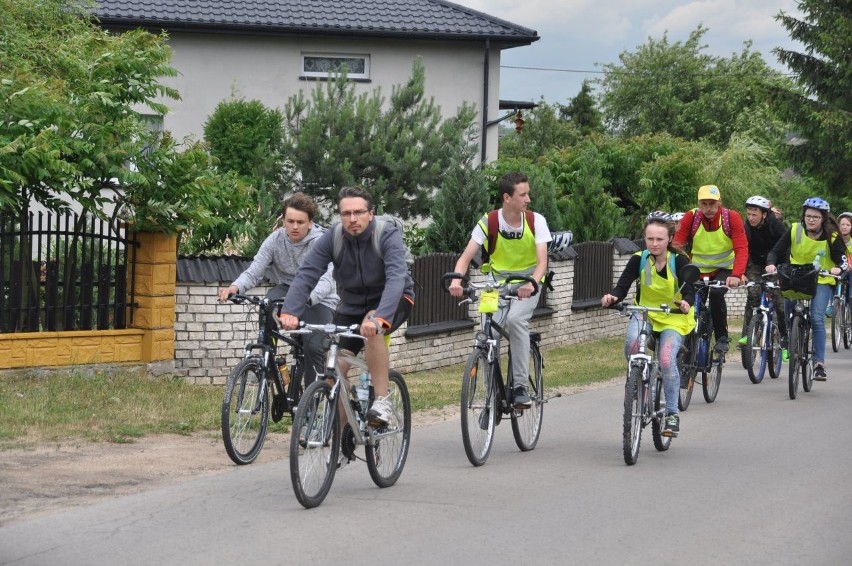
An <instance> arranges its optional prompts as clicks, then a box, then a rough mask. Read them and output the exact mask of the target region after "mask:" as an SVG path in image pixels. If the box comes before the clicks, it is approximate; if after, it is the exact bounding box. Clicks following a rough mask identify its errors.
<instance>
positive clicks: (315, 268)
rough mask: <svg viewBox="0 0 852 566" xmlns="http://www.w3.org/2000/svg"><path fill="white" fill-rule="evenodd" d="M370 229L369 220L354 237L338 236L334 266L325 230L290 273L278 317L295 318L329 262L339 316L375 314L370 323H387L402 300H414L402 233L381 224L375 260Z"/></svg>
mask: <svg viewBox="0 0 852 566" xmlns="http://www.w3.org/2000/svg"><path fill="white" fill-rule="evenodd" d="M375 229H376V220H375V218H374V219H373V220H372V221H371V222H370V224H369V226H367V228H366V230H364V232H362V233H361V234H359V235H358V236H351V235H350V234H349V233H348V232H346V230H343V249H342V250H341V253H340V257H339V258H338V259H337V260H336V261H335V259H334V257H333V255H334V251H333V248H334V227H333V226H332V227H331V228H330V229H329V230H326V232H325V234H323V235H322V237H321V238H320V239H319V240H317V242H316V243H315V244H314V246H313V248H312V249H311V251H310V253H309V254H308V256H307V257H306V258H305V261H304V263H302V266H301V267H300V268H299V271H298V273H296V278H295V279H293V283H292V284H291V285H290V290H289V291H288V292H287V300H286V301H285V303H284V309H283V310H284V312H285V313H288V314H292V315H294V316H297V317H299V318H301V316H302V314H303V313H304V311H305V306H306V303H307V300H308V297H309V296H310V294H311V289H313V288H314V286H315V285H316V283H317V281H318V280H319V278H320V277H321V276H322V274H323V273H325V270H326V268H327V266H328V264H329V262H333V263H334V280H335V281H336V282H337V286H338V292H339V294H340V304H339V305H338V307H337V311H338V312H339V313H341V314H347V315H360V314H364V313H366V311H368V310H371V309H376V317H378V318H381V319H384V320H388V321H390V320H393V315H394V313H396V311H397V307H398V305H399V301H400V300H401V299H402V295H403V294H405V295H407V296H408V297H410V298H411V299H412V300H413V299H414V281H413V280H412V279H411V275H410V274H409V273H408V264H407V263H406V262H405V244H403V241H402V233H401V232H400V231H399V230H397V228H396V227H395V226H391V225H389V224H386V225H385V227H384V229H383V230H382V234H381V240H380V241H379V250H380V252H381V255H377V254H376V250H375V248H374V246H373V242H372V238H373V232H374V231H375Z"/></svg>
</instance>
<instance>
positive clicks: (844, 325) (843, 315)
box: [831, 277, 852, 352]
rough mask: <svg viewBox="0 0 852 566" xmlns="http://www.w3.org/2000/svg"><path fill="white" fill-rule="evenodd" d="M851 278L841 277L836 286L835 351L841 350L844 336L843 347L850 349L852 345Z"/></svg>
mask: <svg viewBox="0 0 852 566" xmlns="http://www.w3.org/2000/svg"><path fill="white" fill-rule="evenodd" d="M848 288H849V279H847V278H846V277H841V279H840V280H839V281H838V282H837V284H836V285H835V286H834V300H833V303H834V313H833V314H832V317H831V349H832V350H833V351H835V352H837V351H839V350H840V339H841V337H842V338H843V347H844V348H845V349H847V350H848V349H849V347H850V346H852V305H850V304H849V301H848V300H847V295H848Z"/></svg>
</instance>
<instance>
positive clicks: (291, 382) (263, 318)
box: [221, 294, 305, 465]
mask: <svg viewBox="0 0 852 566" xmlns="http://www.w3.org/2000/svg"><path fill="white" fill-rule="evenodd" d="M228 300H230V301H231V302H232V303H234V304H249V305H251V306H252V308H256V309H257V312H258V328H259V330H258V335H257V340H256V341H255V342H250V343H248V344H246V346H245V356H244V357H243V359H242V360H241V361H240V363H239V364H237V366H236V367H234V369H232V370H231V372H230V374H229V375H228V381H227V384H226V386H225V396H224V398H223V400H222V425H221V426H222V441H223V442H224V444H225V452H227V453H228V456H229V457H230V458H231V460H233V461H234V463H235V464H240V465H244V464H251V463H252V462H254V460H255V459H256V458H257V456H258V454H260V450H261V448H263V443H264V440H266V431H267V429H268V428H269V417H270V415H271V416H272V421H273V422H276V423H277V422H279V421H280V420H281V419H282V418H284V416H285V415H286V414H292V412H293V408H294V407H295V406H296V404H297V403H298V402H299V398H300V396H301V393H302V375H303V373H304V367H305V355H304V351H303V349H302V345H301V343H300V341H299V340H295V339H293V338H290V337H288V336H285V335H284V334H282V333H281V332H280V331H279V328H278V327H277V326H273V324H274V322H273V319H272V317H271V316H270V313H271V312H272V311H273V310H275V307H276V306H278V305H281V304H283V303H284V299H274V300H271V301H270V300H269V299H266V298H263V297H256V296H249V295H242V294H234V295H231V296H230V297H228ZM279 340H282V341H284V342H285V343H287V344H289V345H290V347H291V348H292V350H291V351H292V361H291V362H290V364H289V366H288V362H287V356H286V355H279V354H278V342H279ZM282 368H283V371H282ZM270 382H271V383H272V386H271V387H270ZM270 395H271V401H270Z"/></svg>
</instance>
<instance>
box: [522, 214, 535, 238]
mask: <svg viewBox="0 0 852 566" xmlns="http://www.w3.org/2000/svg"><path fill="white" fill-rule="evenodd" d="M524 215H525V216H526V217H527V226H529V227H530V232H532V235H533V236H535V213H534V212H533V211H532V210H525V211H524Z"/></svg>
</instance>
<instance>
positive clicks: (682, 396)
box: [677, 333, 698, 411]
mask: <svg viewBox="0 0 852 566" xmlns="http://www.w3.org/2000/svg"><path fill="white" fill-rule="evenodd" d="M697 353H698V337H697V336H696V335H695V333H692V334H689V335H688V336H687V337H686V338H685V339H684V345H683V346H682V347H681V349H680V352H678V355H677V362H678V370H679V373H680V391H679V394H678V400H677V406H678V409H680V410H681V411H685V410H686V409H687V408H689V402H690V401H691V400H692V390H693V389H694V388H695V373H696V369H695V361H696V356H697Z"/></svg>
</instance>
